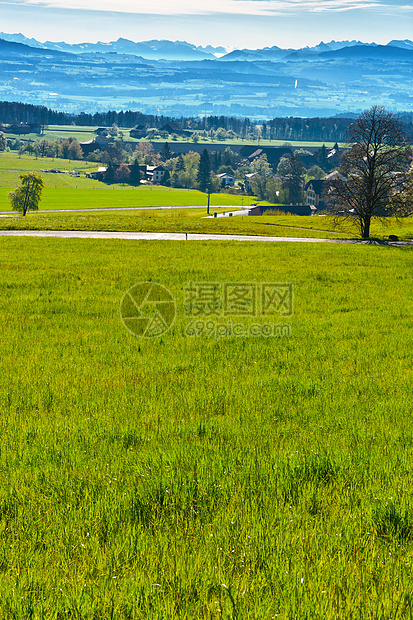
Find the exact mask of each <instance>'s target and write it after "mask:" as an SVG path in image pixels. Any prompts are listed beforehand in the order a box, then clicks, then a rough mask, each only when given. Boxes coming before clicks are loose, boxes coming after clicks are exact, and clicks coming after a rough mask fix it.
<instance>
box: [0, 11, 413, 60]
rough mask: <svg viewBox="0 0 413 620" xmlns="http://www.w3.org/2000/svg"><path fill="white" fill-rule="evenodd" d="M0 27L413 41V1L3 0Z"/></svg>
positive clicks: (267, 42) (139, 37)
mask: <svg viewBox="0 0 413 620" xmlns="http://www.w3.org/2000/svg"><path fill="white" fill-rule="evenodd" d="M0 17H1V20H0V29H1V30H2V31H3V32H7V33H15V32H21V33H22V34H24V35H25V36H27V37H34V38H36V39H38V40H41V41H45V40H50V41H59V40H64V41H67V42H69V43H76V42H77V43H79V42H84V41H91V42H94V41H99V40H100V41H113V40H115V39H117V38H118V37H124V38H127V39H132V40H133V41H145V40H148V39H171V40H173V41H174V40H186V41H188V42H190V43H195V44H198V45H207V44H212V45H223V46H224V47H226V48H227V49H234V48H257V47H264V46H272V45H278V46H279V47H294V48H298V47H304V46H306V45H315V44H317V43H319V42H320V41H324V42H328V41H331V40H336V41H342V40H347V39H349V40H352V39H357V40H361V41H364V42H372V41H375V42H376V43H388V41H390V40H392V39H413V2H412V0H207V1H206V0H203V1H202V2H200V1H199V0H154V1H152V2H148V1H147V0H145V2H143V1H142V0H8V1H4V0H0Z"/></svg>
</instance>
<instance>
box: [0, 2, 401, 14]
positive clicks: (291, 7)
mask: <svg viewBox="0 0 413 620" xmlns="http://www.w3.org/2000/svg"><path fill="white" fill-rule="evenodd" d="M391 2H392V0H387V2H382V1H381V0H209V2H208V4H207V6H206V5H205V3H204V1H202V2H200V1H199V0H176V2H174V3H173V4H172V3H171V1H170V0H157V2H154V3H148V2H146V1H145V2H143V1H142V0H138V1H136V0H116V1H115V0H23V1H21V2H19V1H17V2H16V4H24V5H26V6H41V7H48V8H60V9H76V10H89V11H90V10H94V11H110V12H115V13H134V14H148V15H154V14H156V15H211V14H227V15H228V14H233V15H255V16H274V15H285V14H294V13H306V12H309V13H321V12H337V11H350V10H380V9H381V10H386V9H389V8H391V10H392V11H394V10H397V9H399V10H400V9H401V10H406V9H411V7H409V6H405V5H399V6H397V5H394V4H390V3H391ZM0 3H1V4H3V3H2V2H0ZM4 4H6V3H4ZM7 4H8V2H7Z"/></svg>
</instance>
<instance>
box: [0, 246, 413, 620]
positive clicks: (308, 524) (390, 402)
mask: <svg viewBox="0 0 413 620" xmlns="http://www.w3.org/2000/svg"><path fill="white" fill-rule="evenodd" d="M0 261H1V265H2V269H1V274H0V287H1V292H2V295H1V301H0V303H1V307H2V315H3V317H7V318H5V320H4V321H3V324H2V333H3V336H2V355H1V373H0V408H1V414H2V415H1V417H0V423H1V430H2V432H1V434H0V475H1V480H2V484H1V486H0V591H1V597H0V618H5V619H7V620H8V619H10V618H13V619H15V620H17V619H18V620H20V619H21V620H27V618H33V619H34V618H38V619H42V620H43V619H50V620H58V619H59V620H61V619H62V618H76V619H79V620H80V619H82V620H83V619H84V620H86V619H87V620H89V619H92V618H93V619H100V620H107V619H109V618H113V619H116V620H123V619H125V620H126V619H127V620H131V619H142V620H152V619H156V620H165V619H166V618H167V619H168V620H173V619H177V620H178V619H179V620H193V619H194V618H210V619H213V618H217V619H225V620H227V619H238V620H240V619H241V618H242V619H244V618H245V619H247V618H248V619H249V618H251V619H254V620H255V619H257V620H258V619H260V620H261V619H265V620H271V619H274V618H283V619H291V620H293V619H300V620H301V619H304V618H311V619H319V620H333V619H334V620H342V619H343V618H348V619H354V620H358V619H361V618H362V619H363V620H364V619H369V620H376V619H378V618H383V619H384V618H389V619H390V618H392V619H395V620H397V619H402V618H403V619H404V618H412V617H413V597H412V588H411V571H412V569H411V566H412V561H413V516H412V515H413V496H412V489H413V475H412V467H411V463H412V459H413V426H412V423H411V403H412V398H413V393H412V386H413V372H412V364H411V351H412V346H413V301H412V295H411V283H412V266H413V253H412V250H411V249H398V248H392V247H376V246H352V245H350V246H342V245H340V246H336V245H334V246H331V245H328V246H321V245H317V246H314V245H311V244H308V245H307V244H304V245H293V244H276V245H273V244H271V245H268V244H265V243H262V244H260V243H257V244H248V243H242V242H239V243H225V242H204V243H186V242H174V243H168V242H131V241H125V242H124V241H106V242H99V241H95V240H56V239H22V238H20V239H11V238H3V239H2V241H1V245H0ZM148 280H151V281H152V282H159V283H161V284H163V285H164V286H166V287H167V288H168V289H169V290H170V291H171V293H172V294H173V296H174V297H175V299H176V303H177V318H176V321H175V324H174V325H173V327H172V328H171V330H170V331H169V332H167V333H165V334H164V335H163V336H162V337H161V338H158V339H152V340H143V339H139V338H138V337H135V336H132V335H131V334H130V333H129V332H128V331H126V329H125V328H124V327H123V325H122V323H121V320H120V317H119V304H120V301H121V299H122V297H123V294H124V292H125V291H126V290H127V289H129V287H131V286H132V285H133V284H135V283H137V282H142V281H148ZM190 281H193V282H203V283H208V282H217V283H221V284H223V283H225V282H232V283H233V282H248V283H252V282H256V283H258V284H259V283H260V282H267V283H268V282H277V283H280V282H291V283H293V285H294V295H295V297H294V315H293V316H291V317H280V316H279V315H277V314H274V315H268V316H260V315H259V316H257V317H250V318H245V317H244V318H242V317H238V318H236V317H232V316H230V317H229V316H224V317H221V316H220V317H217V318H216V319H215V320H216V321H218V322H220V323H224V324H226V325H228V323H229V322H232V323H234V322H235V321H239V322H240V323H241V324H243V325H246V324H248V323H250V322H251V321H252V322H255V323H257V322H258V323H259V324H262V323H263V322H267V323H270V324H272V323H276V324H277V323H280V322H281V323H283V324H288V325H290V327H291V336H290V337H278V338H277V337H267V338H265V337H263V336H260V337H252V336H250V337H238V338H237V337H234V336H228V337H221V338H216V337H213V336H212V335H209V336H208V335H207V334H206V333H204V334H203V335H200V336H198V337H189V336H186V335H185V334H186V332H187V331H188V325H189V324H190V323H191V322H193V318H192V317H190V316H187V315H186V314H185V303H186V301H187V299H186V298H187V293H185V290H184V289H185V287H186V286H187V285H188V283H189V282H190ZM211 318H214V317H206V319H204V320H211Z"/></svg>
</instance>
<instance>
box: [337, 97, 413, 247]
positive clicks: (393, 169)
mask: <svg viewBox="0 0 413 620" xmlns="http://www.w3.org/2000/svg"><path fill="white" fill-rule="evenodd" d="M346 133H347V137H348V142H349V143H350V144H351V145H352V146H351V148H349V149H348V150H347V151H345V152H344V154H343V155H342V157H341V162H340V173H341V176H337V178H335V179H334V180H333V181H331V182H330V188H329V190H328V195H327V196H326V198H327V202H328V207H329V210H330V211H331V212H332V213H335V214H340V215H343V216H347V217H348V216H351V217H352V218H354V221H355V223H356V225H357V227H358V229H359V231H360V235H361V237H362V238H363V239H368V238H369V236H370V225H371V220H372V218H373V217H375V216H376V217H379V218H383V217H385V216H386V215H387V216H388V215H395V216H398V215H405V214H406V208H405V206H402V205H401V204H398V201H397V199H396V197H397V195H398V194H400V193H401V192H402V191H403V188H404V187H405V183H406V178H407V175H408V164H409V153H410V147H409V146H408V144H407V142H406V140H405V136H404V132H403V127H402V125H401V122H400V121H399V120H398V119H397V118H396V117H395V116H394V115H393V114H392V113H391V112H387V111H386V110H385V109H384V108H383V107H380V106H373V107H372V108H370V109H369V110H366V111H365V112H363V113H362V114H361V115H360V116H359V117H358V118H357V119H356V120H355V122H354V123H352V124H351V125H350V126H349V127H348V128H347V130H346ZM404 204H405V205H407V204H408V203H406V202H405V203H404Z"/></svg>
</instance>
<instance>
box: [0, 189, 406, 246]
mask: <svg viewBox="0 0 413 620" xmlns="http://www.w3.org/2000/svg"><path fill="white" fill-rule="evenodd" d="M56 191H59V190H56ZM140 191H141V190H139V191H138V192H137V194H139V192H140ZM177 191H178V190H177ZM75 192H76V193H81V190H75ZM65 193H66V192H65ZM91 193H92V194H94V192H91ZM154 194H155V193H154ZM111 195H114V196H115V197H121V196H122V195H123V192H112V193H111V192H106V193H105V192H104V190H103V193H102V194H101V196H104V197H106V196H108V197H110V196H111ZM142 195H143V194H139V196H142ZM155 195H156V194H155ZM177 195H179V194H177ZM219 196H225V195H224V194H222V195H221V194H218V195H217V198H218V197H219ZM213 198H215V196H213ZM60 204H61V206H62V207H63V205H64V204H65V203H63V202H62V203H60ZM86 204H88V205H89V206H92V204H93V203H91V202H89V203H86ZM100 204H101V206H102V203H100ZM103 204H105V203H103ZM121 204H122V202H121V201H119V202H116V201H113V202H111V201H108V202H107V203H106V206H107V207H110V206H112V207H114V206H121ZM135 204H136V203H135ZM138 204H140V203H138ZM138 204H137V205H136V206H138ZM232 210H233V208H232V207H231V211H232ZM225 211H226V207H225V206H212V207H211V213H212V212H217V213H222V212H225ZM0 228H1V229H3V230H85V231H87V230H95V231H125V232H157V233H158V232H159V233H160V232H165V233H185V232H187V233H212V234H237V235H262V236H266V237H305V238H310V237H311V238H324V239H358V238H359V234H358V230H357V229H356V228H355V226H354V224H353V223H352V222H348V223H344V222H342V221H339V222H335V221H334V219H333V218H330V217H322V216H321V217H318V216H299V215H263V216H257V217H254V216H252V217H251V216H250V217H231V218H206V207H204V208H193V209H191V208H188V209H179V208H178V209H154V210H149V209H142V210H138V211H132V210H125V211H109V210H106V211H97V212H88V211H78V212H74V211H72V212H68V213H66V212H63V211H62V212H60V213H49V212H47V211H39V212H30V213H28V214H27V215H26V216H25V217H22V216H21V215H19V214H11V215H10V217H7V216H4V215H3V216H1V219H0ZM389 235H397V236H398V238H399V239H400V240H401V241H411V240H412V239H413V217H409V218H405V219H404V220H401V221H397V220H395V219H394V218H389V219H388V220H387V221H386V223H385V224H383V223H382V222H381V221H380V220H377V219H375V220H373V222H372V227H371V236H372V239H373V240H379V241H380V240H387V239H388V237H389Z"/></svg>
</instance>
